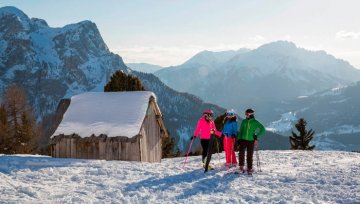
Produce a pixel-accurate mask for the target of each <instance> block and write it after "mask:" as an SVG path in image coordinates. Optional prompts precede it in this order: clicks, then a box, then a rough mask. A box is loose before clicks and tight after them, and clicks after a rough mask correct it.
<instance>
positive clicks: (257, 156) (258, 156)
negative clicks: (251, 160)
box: [256, 142, 262, 172]
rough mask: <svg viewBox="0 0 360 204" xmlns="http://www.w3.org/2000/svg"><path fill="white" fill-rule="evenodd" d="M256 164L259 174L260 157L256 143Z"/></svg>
mask: <svg viewBox="0 0 360 204" xmlns="http://www.w3.org/2000/svg"><path fill="white" fill-rule="evenodd" d="M256 164H257V167H258V169H259V172H262V171H261V162H260V155H259V143H258V142H256Z"/></svg>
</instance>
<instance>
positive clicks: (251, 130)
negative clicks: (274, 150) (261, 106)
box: [237, 118, 266, 141]
mask: <svg viewBox="0 0 360 204" xmlns="http://www.w3.org/2000/svg"><path fill="white" fill-rule="evenodd" d="M257 129H259V131H258V132H256V131H257ZM265 131H266V130H265V128H264V126H263V125H262V124H261V123H260V122H259V121H257V120H255V118H251V119H244V120H243V121H242V122H241V125H240V132H239V134H238V135H237V139H238V140H248V141H253V140H254V134H256V136H257V138H258V139H260V138H261V137H262V136H263V135H264V133H265Z"/></svg>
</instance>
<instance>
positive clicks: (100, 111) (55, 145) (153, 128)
mask: <svg viewBox="0 0 360 204" xmlns="http://www.w3.org/2000/svg"><path fill="white" fill-rule="evenodd" d="M163 137H168V135H167V130H166V128H165V125H164V122H163V120H162V114H161V112H160V109H159V106H158V105H157V103H156V97H155V94H154V93H152V92H148V91H134V92H88V93H83V94H80V95H76V96H73V97H71V101H70V105H69V107H68V109H67V110H66V112H65V114H64V116H63V119H62V120H61V123H60V125H59V126H58V128H57V129H56V131H55V132H54V134H53V135H52V136H51V143H50V148H51V155H52V156H53V157H61V158H82V159H105V160H125V161H141V162H160V161H161V154H162V151H161V139H162V138H163Z"/></svg>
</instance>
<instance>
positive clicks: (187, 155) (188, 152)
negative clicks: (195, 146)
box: [183, 138, 194, 168]
mask: <svg viewBox="0 0 360 204" xmlns="http://www.w3.org/2000/svg"><path fill="white" fill-rule="evenodd" d="M193 142H194V138H193V139H192V140H191V142H190V146H189V149H188V151H187V154H186V158H185V161H184V166H183V168H185V164H186V161H187V159H188V157H189V154H190V150H191V146H192V143H193Z"/></svg>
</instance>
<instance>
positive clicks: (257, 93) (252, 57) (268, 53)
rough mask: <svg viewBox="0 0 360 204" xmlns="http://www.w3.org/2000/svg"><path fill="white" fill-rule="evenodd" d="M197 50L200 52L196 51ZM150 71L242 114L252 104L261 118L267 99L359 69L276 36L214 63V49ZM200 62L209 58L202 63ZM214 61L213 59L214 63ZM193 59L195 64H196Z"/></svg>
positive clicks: (351, 77) (332, 82) (352, 77)
mask: <svg viewBox="0 0 360 204" xmlns="http://www.w3.org/2000/svg"><path fill="white" fill-rule="evenodd" d="M205 53H207V52H205ZM198 55H203V53H199V54H198ZM198 55H196V56H194V58H193V59H190V60H189V61H190V62H192V63H191V66H190V65H189V63H188V62H186V63H184V64H182V65H179V66H176V67H169V68H165V69H163V70H160V71H158V72H156V73H155V75H157V76H158V77H159V78H160V79H161V80H162V81H163V82H164V83H165V84H167V85H169V86H170V87H172V88H174V89H175V90H179V91H185V92H189V93H192V94H195V95H196V96H199V97H200V98H202V99H203V100H205V101H208V102H211V103H215V104H219V105H221V106H224V107H225V108H234V109H237V110H238V112H239V113H243V110H245V109H246V108H247V107H253V108H255V109H256V110H257V111H258V113H259V114H260V115H259V114H258V115H259V116H260V118H261V119H264V120H265V119H268V118H269V117H271V115H264V114H262V112H265V110H267V109H271V108H272V105H271V103H272V102H277V101H281V100H289V99H293V98H296V97H298V96H301V95H309V94H312V93H316V92H318V91H323V90H326V89H329V88H333V87H338V86H343V85H348V84H349V83H351V82H354V81H357V80H360V70H358V69H356V68H354V67H352V66H351V65H350V64H349V63H348V62H345V61H343V60H340V59H336V58H335V57H333V56H331V55H328V54H326V53H325V52H323V51H317V52H313V51H308V50H305V49H302V48H298V47H296V45H295V44H294V43H291V42H286V41H278V42H273V43H269V44H265V45H263V46H261V47H259V48H257V49H254V50H250V51H249V50H248V51H246V52H243V53H239V54H236V55H234V56H233V57H231V58H229V59H228V60H226V61H223V62H221V63H217V60H216V57H212V58H211V56H212V55H215V56H216V55H217V53H212V55H209V54H208V55H206V56H207V58H205V57H201V58H199V57H198ZM204 61H206V62H209V63H204ZM214 61H215V62H214ZM197 62H198V63H197Z"/></svg>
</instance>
